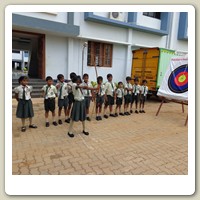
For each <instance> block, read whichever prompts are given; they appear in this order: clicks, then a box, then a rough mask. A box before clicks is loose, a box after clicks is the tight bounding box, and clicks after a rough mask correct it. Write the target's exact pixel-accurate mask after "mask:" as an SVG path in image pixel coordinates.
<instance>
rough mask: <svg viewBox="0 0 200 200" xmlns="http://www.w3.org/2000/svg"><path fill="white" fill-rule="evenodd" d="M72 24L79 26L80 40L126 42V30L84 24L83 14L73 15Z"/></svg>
mask: <svg viewBox="0 0 200 200" xmlns="http://www.w3.org/2000/svg"><path fill="white" fill-rule="evenodd" d="M74 24H75V25H78V26H80V35H79V37H81V38H90V39H93V40H98V39H100V40H104V41H112V42H116V43H117V42H122V43H123V42H127V29H124V28H119V27H114V26H109V25H104V24H100V23H94V22H86V21H85V20H84V13H75V16H74Z"/></svg>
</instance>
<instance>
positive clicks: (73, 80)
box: [72, 75, 82, 83]
mask: <svg viewBox="0 0 200 200" xmlns="http://www.w3.org/2000/svg"><path fill="white" fill-rule="evenodd" d="M78 80H79V81H80V82H81V83H82V80H81V76H79V75H77V76H74V78H73V79H72V82H73V83H76V82H77V81H78Z"/></svg>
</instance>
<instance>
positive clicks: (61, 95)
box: [14, 72, 148, 137]
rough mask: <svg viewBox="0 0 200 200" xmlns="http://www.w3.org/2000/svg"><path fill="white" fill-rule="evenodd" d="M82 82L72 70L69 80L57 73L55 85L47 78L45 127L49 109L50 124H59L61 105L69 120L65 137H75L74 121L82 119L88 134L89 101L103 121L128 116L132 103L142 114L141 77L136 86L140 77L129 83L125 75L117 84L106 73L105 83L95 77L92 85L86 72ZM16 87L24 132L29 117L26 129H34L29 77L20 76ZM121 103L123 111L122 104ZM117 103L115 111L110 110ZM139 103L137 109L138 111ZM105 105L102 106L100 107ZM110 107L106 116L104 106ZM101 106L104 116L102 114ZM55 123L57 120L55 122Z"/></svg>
mask: <svg viewBox="0 0 200 200" xmlns="http://www.w3.org/2000/svg"><path fill="white" fill-rule="evenodd" d="M82 78H83V81H82V79H81V77H80V76H78V75H76V74H75V73H74V72H72V73H71V74H70V79H71V80H70V81H69V82H65V79H64V76H63V75H62V74H58V76H57V83H56V85H54V84H53V83H54V81H53V78H52V77H51V76H47V77H46V82H47V84H46V85H44V86H43V88H42V91H43V97H44V109H45V120H46V123H45V126H46V127H49V126H50V123H49V111H50V112H51V113H52V120H53V122H52V124H53V125H54V126H57V125H58V124H62V123H63V122H62V120H61V113H62V110H63V108H64V114H65V122H66V123H69V131H68V136H69V137H74V134H73V124H74V122H77V121H81V122H82V126H83V131H82V133H83V134H85V135H89V132H87V131H86V127H85V120H88V121H91V118H90V116H89V108H90V102H91V101H94V102H95V107H96V120H97V121H99V120H102V117H104V118H105V119H107V118H108V117H109V116H110V117H117V116H118V115H121V116H124V115H130V114H131V113H133V104H134V103H135V113H137V114H138V113H139V112H140V113H145V111H144V103H145V100H146V97H147V93H148V87H147V86H146V84H147V81H146V80H143V81H142V85H141V86H140V85H139V79H138V78H137V77H135V78H134V84H133V85H132V84H131V80H132V78H131V77H129V76H128V77H126V83H125V84H123V83H122V82H119V83H118V84H117V86H116V85H115V83H114V82H113V81H112V79H113V76H112V74H108V75H107V82H106V83H105V84H104V83H103V77H102V76H98V77H97V85H96V86H94V87H93V86H92V85H91V84H90V83H89V75H88V74H84V75H83V77H82ZM18 81H19V84H20V85H19V86H18V87H16V88H15V89H14V91H15V98H16V100H17V101H18V106H17V112H16V116H17V117H18V118H21V121H22V127H21V131H22V132H25V131H26V126H25V119H26V118H29V128H37V126H36V125H35V124H33V123H32V118H33V116H34V112H33V106H32V101H31V95H30V94H31V92H32V90H33V88H32V86H29V85H28V77H26V76H21V77H20V78H19V79H18ZM56 97H58V120H57V121H56V119H55V115H56V114H55V107H56V106H55V99H56ZM123 102H124V111H122V105H123ZM114 104H116V107H115V110H114V109H113V106H114ZM138 104H139V111H138ZM103 105H104V107H103ZM108 107H109V115H108V114H107V109H108ZM102 109H103V115H102ZM57 122H58V123H57Z"/></svg>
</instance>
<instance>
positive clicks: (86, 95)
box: [81, 81, 92, 97]
mask: <svg viewBox="0 0 200 200" xmlns="http://www.w3.org/2000/svg"><path fill="white" fill-rule="evenodd" d="M81 86H87V87H92V84H90V83H86V82H84V81H83V82H82V83H81ZM82 91H83V95H84V96H85V97H91V96H92V94H91V90H86V89H82Z"/></svg>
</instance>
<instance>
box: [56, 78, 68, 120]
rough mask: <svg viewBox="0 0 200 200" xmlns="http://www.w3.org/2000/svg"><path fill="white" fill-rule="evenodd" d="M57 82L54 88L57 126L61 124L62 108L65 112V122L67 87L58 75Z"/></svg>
mask: <svg viewBox="0 0 200 200" xmlns="http://www.w3.org/2000/svg"><path fill="white" fill-rule="evenodd" d="M57 79H58V82H57V84H56V88H57V91H58V124H62V120H61V112H62V108H64V112H65V121H67V119H68V117H67V105H68V86H67V83H65V79H64V75H63V74H58V76H57Z"/></svg>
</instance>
